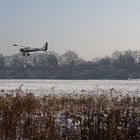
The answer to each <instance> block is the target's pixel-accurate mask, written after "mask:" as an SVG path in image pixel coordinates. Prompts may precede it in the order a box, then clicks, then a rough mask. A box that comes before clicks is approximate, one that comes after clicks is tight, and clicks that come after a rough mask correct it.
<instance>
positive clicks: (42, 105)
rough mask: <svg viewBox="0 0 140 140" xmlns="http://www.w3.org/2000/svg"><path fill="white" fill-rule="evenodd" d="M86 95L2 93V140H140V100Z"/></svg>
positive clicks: (125, 96)
mask: <svg viewBox="0 0 140 140" xmlns="http://www.w3.org/2000/svg"><path fill="white" fill-rule="evenodd" d="M99 92H100V91H98V93H86V94H85V93H84V92H81V94H66V95H64V94H63V95H60V94H59V95H55V94H49V95H46V96H45V95H42V96H35V95H34V94H32V93H24V92H23V91H21V90H15V91H11V92H10V93H7V92H5V91H1V94H0V139H1V140H16V139H18V140H129V139H130V140H132V139H135V140H136V139H140V97H138V96H137V97H131V96H129V95H123V93H122V95H121V94H120V95H119V96H115V94H113V93H114V92H115V90H112V89H111V90H109V91H108V92H106V93H104V94H99Z"/></svg>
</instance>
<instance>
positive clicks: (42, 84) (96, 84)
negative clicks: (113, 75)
mask: <svg viewBox="0 0 140 140" xmlns="http://www.w3.org/2000/svg"><path fill="white" fill-rule="evenodd" d="M21 85H22V90H24V91H32V92H34V93H40V94H41V93H45V92H46V91H55V93H60V92H62V91H65V92H75V91H76V92H77V91H81V90H85V91H92V90H97V89H105V90H107V89H111V88H114V89H116V90H121V91H129V92H132V91H136V92H138V93H139V92H140V80H0V90H14V89H17V88H19V87H20V86H21Z"/></svg>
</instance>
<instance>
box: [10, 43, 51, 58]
mask: <svg viewBox="0 0 140 140" xmlns="http://www.w3.org/2000/svg"><path fill="white" fill-rule="evenodd" d="M13 46H19V45H18V44H13ZM19 47H21V49H20V52H21V53H22V55H23V56H25V55H26V54H27V56H29V55H30V52H36V51H47V50H48V42H46V43H45V45H44V46H43V47H42V48H32V47H26V46H19Z"/></svg>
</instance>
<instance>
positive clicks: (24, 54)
mask: <svg viewBox="0 0 140 140" xmlns="http://www.w3.org/2000/svg"><path fill="white" fill-rule="evenodd" d="M26 54H27V56H30V54H29V53H22V55H23V56H26Z"/></svg>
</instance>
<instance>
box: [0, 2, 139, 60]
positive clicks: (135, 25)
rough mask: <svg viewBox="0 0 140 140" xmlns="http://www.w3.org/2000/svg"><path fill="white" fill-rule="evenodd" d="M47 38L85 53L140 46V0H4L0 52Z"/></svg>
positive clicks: (61, 48) (54, 45)
mask: <svg viewBox="0 0 140 140" xmlns="http://www.w3.org/2000/svg"><path fill="white" fill-rule="evenodd" d="M46 41H48V42H49V50H53V51H56V52H58V53H64V52H65V51H66V50H74V51H76V52H77V53H78V54H79V56H81V57H83V58H85V59H92V58H94V57H98V56H104V55H106V54H107V55H109V54H111V53H112V52H113V51H114V50H128V49H132V50H140V0H0V53H3V54H4V55H11V54H13V53H15V52H17V51H18V49H17V47H12V44H13V43H18V44H21V45H27V46H29V45H31V46H37V47H38V46H39V47H41V46H42V45H43V44H44V43H45V42H46Z"/></svg>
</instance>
